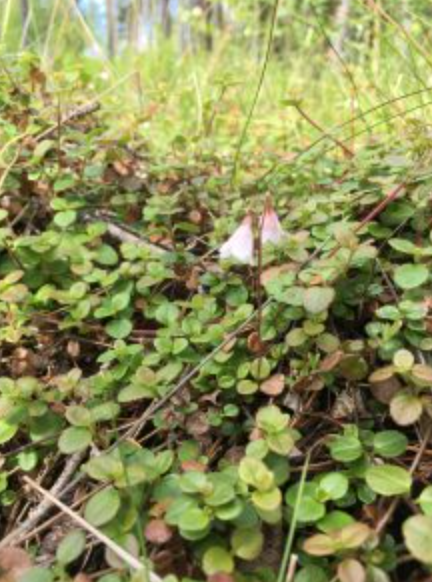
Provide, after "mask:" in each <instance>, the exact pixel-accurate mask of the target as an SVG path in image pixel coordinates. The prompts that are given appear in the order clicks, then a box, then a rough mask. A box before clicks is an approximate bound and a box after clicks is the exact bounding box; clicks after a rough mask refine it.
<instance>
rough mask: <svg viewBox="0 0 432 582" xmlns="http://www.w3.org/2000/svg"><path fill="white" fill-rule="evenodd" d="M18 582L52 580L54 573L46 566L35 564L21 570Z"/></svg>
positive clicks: (50, 581)
mask: <svg viewBox="0 0 432 582" xmlns="http://www.w3.org/2000/svg"><path fill="white" fill-rule="evenodd" d="M19 580H20V582H52V581H53V580H54V574H53V572H51V571H50V570H48V569H47V568H42V567H40V566H36V567H34V568H30V569H29V570H26V571H25V572H23V573H22V574H21V575H20V577H19Z"/></svg>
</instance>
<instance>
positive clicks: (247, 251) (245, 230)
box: [219, 212, 254, 265]
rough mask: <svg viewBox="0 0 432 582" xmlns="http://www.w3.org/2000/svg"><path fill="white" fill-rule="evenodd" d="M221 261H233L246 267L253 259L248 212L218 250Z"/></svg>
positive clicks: (251, 232)
mask: <svg viewBox="0 0 432 582" xmlns="http://www.w3.org/2000/svg"><path fill="white" fill-rule="evenodd" d="M219 256H220V258H221V259H233V260H236V261H239V262H240V263H246V264H248V265H252V264H253V259H254V234H253V228H252V214H251V213H250V212H248V213H247V214H246V216H245V217H244V218H243V220H242V222H241V224H240V226H238V227H237V229H236V230H235V231H234V232H233V234H232V235H231V236H230V237H229V239H228V240H227V241H226V242H225V243H224V244H223V245H222V246H221V248H220V249H219Z"/></svg>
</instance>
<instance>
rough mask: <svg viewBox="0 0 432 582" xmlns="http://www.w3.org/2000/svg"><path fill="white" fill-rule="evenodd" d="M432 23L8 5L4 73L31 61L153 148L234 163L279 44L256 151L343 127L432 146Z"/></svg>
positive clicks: (288, 146)
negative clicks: (214, 154) (96, 102)
mask: <svg viewBox="0 0 432 582" xmlns="http://www.w3.org/2000/svg"><path fill="white" fill-rule="evenodd" d="M275 15H276V24H275V28H274V35H273V39H272V42H271V43H270V41H269V36H270V30H271V23H272V19H273V16H275ZM431 18H432V3H431V2H430V1H429V0H400V1H395V0H313V1H312V0H279V2H277V3H276V4H275V3H274V2H272V1H269V0H220V1H216V0H3V1H2V3H1V6H0V19H1V60H0V62H1V65H2V70H1V74H2V76H3V77H4V78H5V76H7V75H9V76H10V75H14V69H15V67H16V66H17V63H18V62H20V66H21V65H22V63H23V62H26V60H27V61H28V62H29V63H32V66H37V67H38V68H40V69H41V70H42V71H43V73H44V74H45V76H46V83H47V87H48V88H49V89H50V91H51V92H52V91H54V92H57V93H58V96H59V100H60V101H61V102H62V103H63V104H64V107H67V105H68V104H69V103H71V102H74V101H75V100H77V99H78V100H85V99H91V98H94V97H97V98H98V99H100V100H101V101H102V102H103V104H104V111H105V113H106V115H111V116H112V119H113V125H112V127H113V129H112V131H113V132H118V131H121V134H122V135H124V136H126V137H127V135H129V134H132V132H133V133H135V132H138V134H139V135H141V136H142V138H143V139H144V140H146V141H147V142H148V147H149V148H150V149H151V150H152V151H155V152H158V153H165V152H167V151H169V150H173V149H182V148H183V149H185V148H187V150H188V151H189V152H190V151H194V150H196V149H197V148H198V149H199V150H200V152H202V151H218V152H219V154H220V155H224V154H232V153H233V151H234V150H235V148H236V145H237V143H238V140H239V138H240V135H241V132H242V128H243V127H244V124H245V121H246V119H247V117H248V114H249V113H250V112H251V106H252V103H253V102H254V98H255V96H256V88H257V84H258V82H259V78H260V75H261V73H262V70H263V63H264V61H265V57H266V54H267V49H270V50H269V53H268V56H269V61H268V67H267V70H266V74H265V78H264V82H263V86H262V90H261V91H260V95H259V99H258V103H257V106H256V108H255V109H254V111H253V115H252V119H251V125H250V128H249V130H248V134H247V139H246V142H245V144H244V150H245V151H246V152H247V151H250V152H252V151H253V152H254V153H256V154H258V155H260V156H262V157H263V159H267V158H269V157H270V158H271V157H272V156H275V155H277V156H279V157H280V156H288V157H289V156H290V155H291V154H292V152H293V150H295V149H298V148H301V147H305V146H307V145H308V143H310V142H311V141H313V140H314V139H316V138H317V137H319V136H320V135H321V134H322V132H323V131H324V132H325V131H330V130H331V131H333V130H334V129H335V128H336V127H337V126H338V125H340V124H345V125H344V127H343V128H342V129H340V130H337V134H338V136H339V137H340V139H344V140H346V143H347V144H350V147H354V148H355V147H356V145H357V144H358V143H360V142H363V141H364V140H371V139H373V140H376V139H379V140H389V141H394V140H399V139H401V136H402V135H406V136H408V138H409V137H410V135H411V134H413V133H414V134H415V135H416V136H417V137H418V136H419V135H420V136H421V137H422V139H426V140H428V139H429V127H428V126H429V105H430V102H431V96H430V91H429V85H432V81H431V79H430V77H431V73H432V51H431V47H432V38H431V27H430V22H431ZM270 44H271V46H270ZM17 74H18V73H17ZM84 96H85V98H84Z"/></svg>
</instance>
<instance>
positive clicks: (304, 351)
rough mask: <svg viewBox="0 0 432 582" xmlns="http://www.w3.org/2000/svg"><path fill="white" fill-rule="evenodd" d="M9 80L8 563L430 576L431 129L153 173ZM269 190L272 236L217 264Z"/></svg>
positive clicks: (176, 160)
mask: <svg viewBox="0 0 432 582" xmlns="http://www.w3.org/2000/svg"><path fill="white" fill-rule="evenodd" d="M19 74H20V75H21V76H20V79H19V81H20V82H19V83H18V84H17V83H16V82H13V81H14V79H16V76H15V72H14V76H12V77H10V78H7V77H6V78H5V79H4V81H3V86H2V93H1V99H2V101H1V107H2V125H1V131H2V135H3V138H4V140H3V141H4V145H3V146H2V151H1V154H2V160H3V161H4V163H3V168H2V176H1V186H2V196H1V211H0V217H1V221H2V223H1V230H0V237H1V261H0V274H1V280H0V309H1V317H2V327H1V331H0V334H1V335H0V337H1V342H2V344H1V365H2V375H1V379H0V410H1V419H0V443H1V445H2V454H1V463H2V465H1V473H0V489H1V494H0V501H1V521H0V527H1V535H2V536H3V540H2V542H0V548H1V549H0V566H1V567H2V569H3V571H4V572H5V574H4V575H5V576H8V577H9V578H10V579H16V578H19V579H20V580H24V581H25V582H52V581H54V580H69V579H72V578H73V579H75V580H77V582H78V581H79V582H83V581H86V580H88V579H97V580H101V581H103V582H119V581H121V580H127V579H130V578H131V577H133V578H134V579H143V578H145V577H146V575H147V574H148V572H149V571H151V572H153V575H154V573H157V574H158V575H160V576H170V579H174V578H172V577H173V576H176V577H178V578H184V579H193V580H204V579H208V580H210V581H211V582H231V581H232V580H234V579H235V580H241V581H243V580H244V581H247V580H260V581H261V580H262V581H263V582H266V581H272V580H277V581H278V582H282V581H283V580H289V581H290V582H291V581H292V580H295V581H296V582H309V581H312V580H313V581H314V582H318V581H322V582H325V581H332V580H341V582H351V581H355V582H357V581H363V580H369V581H377V582H378V581H385V580H395V581H399V580H406V579H409V580H417V579H418V580H425V578H426V577H427V575H428V573H429V572H430V568H431V564H432V558H431V556H432V539H431V536H432V501H431V499H432V486H430V485H429V481H430V472H431V465H430V454H431V451H430V436H431V429H430V416H431V414H432V405H431V396H430V388H431V385H432V366H431V365H430V364H431V362H430V355H429V354H430V351H431V350H432V341H431V335H430V330H431V319H430V317H431V316H430V308H431V299H430V289H431V283H430V262H431V256H432V241H431V236H430V224H431V221H432V208H431V201H430V187H431V173H430V143H429V139H430V138H429V136H428V134H427V130H426V129H425V130H424V131H423V130H422V129H421V128H416V131H415V132H413V134H412V135H411V136H408V135H406V136H405V143H403V144H400V145H398V144H390V145H380V144H379V143H378V142H377V141H374V139H373V135H372V136H371V137H370V139H369V142H368V144H367V145H365V146H364V147H363V148H362V149H359V150H358V151H356V152H355V156H351V155H349V153H347V151H346V150H344V149H343V148H341V145H340V143H335V139H334V138H332V139H324V140H320V141H319V143H317V144H316V145H315V146H314V147H310V148H308V149H307V150H305V151H296V152H293V155H292V156H291V157H290V159H289V160H287V159H282V158H278V159H277V160H276V161H275V160H272V165H271V166H270V165H269V164H268V163H267V162H268V161H266V163H263V160H262V159H261V158H260V157H259V156H258V157H257V158H254V157H252V156H250V157H249V156H248V157H247V159H246V160H244V164H245V170H244V180H243V181H242V184H241V185H239V184H238V183H236V182H235V180H234V178H235V176H234V178H233V171H232V164H231V162H230V159H229V158H228V157H224V156H222V155H221V156H217V155H216V154H215V153H209V152H208V151H206V152H203V151H194V153H193V154H192V153H191V151H190V149H187V148H185V147H180V146H182V145H184V141H182V142H181V143H179V147H178V148H177V149H174V150H173V151H172V152H171V154H170V156H166V157H164V159H163V161H160V159H158V158H155V157H154V156H153V155H149V151H148V148H147V144H146V143H145V141H144V140H142V138H138V137H136V135H135V134H134V133H133V132H132V131H129V128H128V130H125V132H124V134H123V133H120V132H119V133H116V134H115V135H114V134H113V132H112V130H111V128H110V126H108V125H107V124H106V122H105V118H104V111H102V112H97V111H95V109H96V107H91V108H90V109H89V108H84V109H81V110H80V109H78V110H75V114H74V115H72V119H71V120H70V121H64V120H63V121H62V120H61V119H60V116H59V114H58V110H57V103H56V100H55V99H53V98H52V96H51V95H50V94H49V91H47V89H46V87H45V84H44V79H43V75H42V73H41V72H40V71H39V69H38V68H37V67H35V66H34V64H33V63H32V62H30V63H26V64H25V67H24V68H23V69H22V71H21V72H20V73H19ZM77 111H78V113H77ZM198 149H199V148H198ZM266 196H270V197H271V199H272V201H273V204H274V207H275V209H276V210H277V212H278V214H279V217H280V219H281V221H282V224H283V226H284V229H285V231H286V233H287V237H286V239H284V241H283V244H279V245H265V246H263V248H262V253H259V255H260V256H259V257H258V260H257V261H256V264H254V265H252V266H242V265H239V264H236V263H235V262H227V261H220V260H219V256H218V249H219V248H220V246H221V244H222V243H223V242H224V241H226V240H227V238H228V237H229V235H231V234H232V232H233V231H235V229H236V227H237V226H238V224H239V223H240V221H241V220H242V219H243V216H244V214H245V212H246V211H247V210H248V209H249V208H252V209H253V210H254V212H255V215H256V218H258V217H259V216H260V215H261V212H262V211H263V207H264V203H265V198H266ZM40 486H42V487H43V489H42V492H41V490H40V489H38V487H40ZM47 490H49V491H51V494H52V495H53V496H54V498H55V499H57V500H60V501H63V502H64V503H65V504H66V505H67V506H68V507H70V508H71V509H72V512H73V513H72V514H67V513H65V511H64V509H58V508H55V509H53V507H52V506H49V505H48V504H47V501H46V491H47ZM77 514H79V515H81V516H83V517H84V519H85V520H86V522H87V523H88V524H90V525H91V526H92V527H93V528H96V530H95V531H96V534H95V531H94V530H93V533H88V532H87V531H86V530H85V528H83V524H82V523H79V522H77V521H76V516H77ZM102 535H105V536H107V537H108V538H109V539H110V540H111V541H112V542H114V546H113V545H111V547H110V546H108V545H107V544H106V543H105V541H104V538H103V537H102ZM119 547H121V548H124V550H125V551H126V556H125V555H123V556H122V558H123V559H119V550H118V548H119ZM137 560H140V563H141V564H144V565H145V568H144V570H137V568H136V564H137ZM134 570H135V572H134ZM132 572H134V573H132Z"/></svg>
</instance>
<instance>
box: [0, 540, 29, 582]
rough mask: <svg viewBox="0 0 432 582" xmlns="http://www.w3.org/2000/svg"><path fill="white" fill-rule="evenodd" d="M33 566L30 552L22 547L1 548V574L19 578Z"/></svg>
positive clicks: (9, 577) (10, 577)
mask: <svg viewBox="0 0 432 582" xmlns="http://www.w3.org/2000/svg"><path fill="white" fill-rule="evenodd" d="M32 566H33V561H32V559H31V557H30V556H29V554H28V553H27V552H26V551H25V550H23V549H22V548H12V547H7V548H2V549H1V550H0V571H1V576H2V578H3V577H7V578H8V579H10V580H17V579H18V578H19V577H20V576H21V575H22V574H23V573H24V572H25V571H26V570H28V569H29V568H31V567H32Z"/></svg>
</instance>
